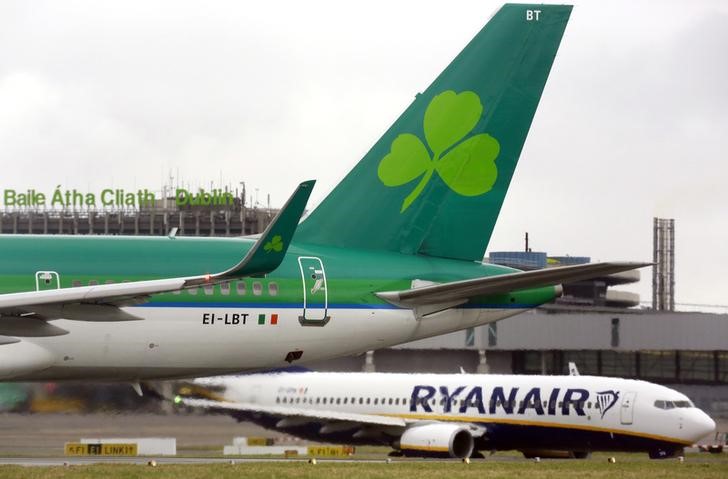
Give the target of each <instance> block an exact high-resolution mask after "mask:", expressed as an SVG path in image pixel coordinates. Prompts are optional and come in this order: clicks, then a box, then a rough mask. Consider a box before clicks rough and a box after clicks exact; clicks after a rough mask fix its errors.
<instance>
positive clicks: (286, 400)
mask: <svg viewBox="0 0 728 479" xmlns="http://www.w3.org/2000/svg"><path fill="white" fill-rule="evenodd" d="M287 402H288V398H287V397H285V396H283V403H284V404H285V403H287Z"/></svg>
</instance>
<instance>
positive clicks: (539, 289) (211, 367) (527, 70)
mask: <svg viewBox="0 0 728 479" xmlns="http://www.w3.org/2000/svg"><path fill="white" fill-rule="evenodd" d="M570 13H571V7H570V6H556V5H505V6H504V7H502V8H501V9H500V10H499V11H498V12H497V13H496V14H495V15H494V16H493V18H492V19H491V20H490V21H489V22H488V24H487V25H486V26H485V27H484V28H483V30H481V31H480V32H479V33H478V34H477V35H476V36H475V38H474V39H473V40H472V41H471V42H470V44H468V45H467V46H466V47H465V49H464V50H463V51H462V52H461V53H460V54H459V55H458V56H457V57H456V58H455V59H454V60H453V62H452V63H451V64H450V65H449V66H448V67H447V68H446V69H445V70H444V71H443V72H442V74H441V75H440V76H439V77H438V78H437V79H436V80H435V81H434V82H433V83H432V85H430V87H429V88H427V90H425V91H424V92H423V93H421V94H418V95H417V96H416V98H415V100H414V101H413V102H412V104H411V105H410V106H409V107H408V108H407V109H406V110H405V112H404V113H403V114H402V115H401V116H400V118H399V119H397V121H396V122H395V123H394V125H392V126H391V127H390V128H389V130H387V131H386V133H385V134H384V135H383V136H382V138H381V139H380V140H379V141H378V142H377V143H376V144H375V145H374V146H373V147H372V149H371V150H370V151H369V152H368V153H367V154H366V156H365V157H364V158H363V159H362V160H361V161H360V162H359V163H358V164H357V165H356V167H355V168H354V169H353V170H352V171H351V173H349V175H348V176H346V177H345V178H344V179H343V181H342V182H341V183H340V184H339V185H338V186H337V187H336V188H335V189H334V190H333V192H332V193H331V194H330V195H329V196H328V197H327V198H326V199H325V200H324V201H323V202H322V203H321V204H320V205H319V206H318V208H316V209H315V210H314V211H313V212H312V213H311V214H310V216H309V217H308V218H307V219H306V220H305V221H304V222H303V223H302V224H301V225H300V226H298V222H299V220H300V216H301V214H302V212H303V210H304V208H305V205H306V202H307V200H308V197H309V195H310V192H311V188H312V187H313V182H305V183H302V184H301V185H300V186H299V187H298V189H297V190H296V192H295V193H294V194H293V196H292V197H291V198H290V199H289V201H288V202H287V203H286V204H285V206H284V207H283V209H282V210H281V212H280V213H279V215H278V216H277V217H276V218H275V219H274V221H273V222H272V223H271V225H270V226H269V227H268V228H267V229H266V230H265V232H264V233H263V234H262V235H261V236H260V237H257V238H182V237H146V238H145V237H104V236H89V237H78V236H26V235H22V236H1V237H0V292H1V293H3V294H0V315H1V316H0V379H13V380H46V379H53V380H60V379H103V380H128V381H132V382H134V381H136V380H139V379H149V378H173V377H189V376H200V375H215V374H223V373H226V372H236V371H242V370H247V369H253V368H266V367H272V366H279V365H281V364H286V363H287V362H289V363H290V362H292V361H297V360H318V359H323V358H328V357H334V356H339V355H346V354H352V353H357V352H363V351H366V350H369V349H373V348H380V347H385V346H389V345H393V344H397V343H402V342H407V341H411V340H415V339H419V338H425V337H429V336H433V335H438V334H442V333H448V332H451V331H456V330H459V329H463V328H468V327H472V326H478V325H481V324H484V323H488V322H491V321H496V320H499V319H502V318H506V317H508V316H511V315H514V314H517V313H519V312H521V311H523V310H525V309H528V308H533V307H535V306H538V305H539V304H542V303H545V302H547V301H550V300H551V299H553V298H554V297H555V296H556V295H557V294H558V293H559V288H560V286H559V285H560V284H561V283H563V282H566V281H575V280H579V279H584V278H588V277H590V276H597V275H603V274H609V273H612V272H618V271H623V270H627V269H631V268H635V267H639V266H643V265H641V264H631V263H599V264H591V265H582V266H573V267H565V268H559V269H556V268H554V269H549V270H544V271H534V272H519V271H517V270H514V269H509V268H504V267H498V266H493V265H488V264H482V262H481V260H482V258H483V255H484V252H485V247H486V245H487V243H488V240H489V238H490V236H491V233H492V231H493V226H494V224H495V221H496V218H497V216H498V212H499V210H500V207H501V204H502V202H503V198H504V196H505V194H506V190H507V189H508V184H509V182H510V181H511V177H512V175H513V171H514V169H515V167H516V162H517V160H518V157H519V155H520V152H521V149H522V147H523V144H524V141H525V139H526V135H527V133H528V129H529V127H530V125H531V121H532V119H533V115H534V112H535V111H536V107H537V105H538V102H539V99H540V97H541V92H542V90H543V87H544V84H545V83H546V78H547V77H548V74H549V70H550V68H551V64H552V62H553V60H554V57H555V55H556V51H557V49H558V46H559V43H560V41H561V37H562V34H563V32H564V28H565V27H566V23H567V21H568V19H569V14H570Z"/></svg>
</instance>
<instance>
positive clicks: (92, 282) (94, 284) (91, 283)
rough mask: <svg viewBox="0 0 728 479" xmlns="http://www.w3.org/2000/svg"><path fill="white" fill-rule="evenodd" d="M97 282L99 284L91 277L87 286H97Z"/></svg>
mask: <svg viewBox="0 0 728 479" xmlns="http://www.w3.org/2000/svg"><path fill="white" fill-rule="evenodd" d="M98 284H99V281H98V280H97V279H91V280H89V282H88V285H89V286H98Z"/></svg>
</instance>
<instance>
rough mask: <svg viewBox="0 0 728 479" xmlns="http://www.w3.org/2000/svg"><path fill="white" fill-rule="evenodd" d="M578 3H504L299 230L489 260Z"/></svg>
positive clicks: (307, 238)
mask: <svg viewBox="0 0 728 479" xmlns="http://www.w3.org/2000/svg"><path fill="white" fill-rule="evenodd" d="M571 8H572V7H571V6H568V5H516V4H506V5H504V6H503V7H502V8H501V9H500V10H499V11H498V12H497V13H496V14H495V15H494V16H493V18H492V19H491V20H490V21H489V22H488V23H487V24H486V26H485V27H484V28H483V29H482V30H481V31H480V32H479V33H478V34H477V35H476V36H475V38H474V39H473V40H472V41H471V42H470V43H469V44H468V45H467V46H466V47H465V49H464V50H463V51H462V52H461V53H460V54H459V55H458V56H457V57H456V58H455V59H454V60H453V61H452V63H451V64H450V65H449V66H448V67H447V68H446V69H445V71H443V72H442V73H441V74H440V76H439V77H438V78H437V79H436V80H435V81H434V82H433V83H432V85H430V87H429V88H427V90H426V91H425V92H424V93H422V94H419V95H417V96H416V98H415V101H414V102H413V103H412V104H411V105H410V106H409V107H408V108H407V110H406V111H405V112H404V113H403V114H402V116H400V117H399V119H398V120H397V121H396V122H395V123H394V125H392V126H391V127H390V128H389V130H388V131H387V132H386V133H385V134H384V136H382V138H381V139H380V140H379V141H378V142H377V143H376V144H375V145H374V147H372V149H371V150H369V152H368V153H367V154H366V156H365V157H364V158H363V159H362V160H361V161H360V162H359V163H358V164H357V165H356V167H355V168H354V169H353V170H352V171H351V172H350V173H349V174H348V175H347V176H346V177H345V178H344V179H343V180H342V181H341V183H339V185H338V186H337V187H336V188H335V189H334V190H333V191H332V192H331V193H330V194H329V196H328V197H326V199H325V200H324V201H323V202H322V203H321V204H320V205H319V207H318V208H316V209H315V210H314V211H313V212H312V213H311V215H310V216H309V217H308V218H307V219H306V220H305V221H304V222H303V223H302V224H301V225H300V226H299V228H298V231H297V232H296V241H300V242H307V243H314V244H325V245H332V246H339V247H347V248H363V249H382V250H389V251H398V252H401V253H405V254H423V255H429V256H438V257H445V258H453V259H462V260H471V261H480V260H482V258H483V254H484V253H485V248H486V246H487V245H488V241H489V240H490V236H491V234H492V232H493V227H494V226H495V222H496V219H497V217H498V213H499V211H500V208H501V205H502V204H503V199H504V197H505V195H506V191H507V190H508V185H509V183H510V181H511V177H512V176H513V171H514V169H515V167H516V163H517V162H518V157H519V156H520V153H521V149H522V148H523V143H524V141H525V140H526V135H527V134H528V130H529V128H530V126H531V121H532V120H533V115H534V113H535V111H536V107H537V106H538V102H539V100H540V98H541V92H542V91H543V88H544V84H545V83H546V79H547V77H548V75H549V71H550V69H551V65H552V63H553V60H554V57H555V56H556V51H557V50H558V47H559V43H560V42H561V37H562V35H563V33H564V29H565V28H566V24H567V22H568V20H569V15H570V14H571Z"/></svg>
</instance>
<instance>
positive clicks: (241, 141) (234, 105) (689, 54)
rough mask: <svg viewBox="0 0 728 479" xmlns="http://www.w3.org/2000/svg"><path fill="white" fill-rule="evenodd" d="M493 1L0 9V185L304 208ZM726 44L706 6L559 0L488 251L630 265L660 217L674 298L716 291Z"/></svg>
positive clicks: (725, 143) (716, 14) (722, 208)
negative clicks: (205, 194) (670, 227)
mask: <svg viewBox="0 0 728 479" xmlns="http://www.w3.org/2000/svg"><path fill="white" fill-rule="evenodd" d="M499 6H500V3H499V2H491V1H482V0H481V1H477V2H466V1H458V0H451V1H448V2H442V1H437V2H423V1H417V2H377V1H367V2H359V3H353V2H322V1H306V2H281V1H278V2H251V3H244V2H232V1H231V2H214V1H213V2H211V1H205V2H202V1H200V2H182V1H174V2H172V1H169V2H153V1H138V2H135V1H128V0H127V1H118V2H98V1H85V2H71V1H65V2H50V1H49V2H40V1H17V2H12V1H3V2H1V3H0V166H1V167H2V173H1V174H0V189H8V188H12V189H27V188H35V189H38V190H41V191H43V192H46V193H52V191H53V188H54V187H55V186H56V185H58V184H61V185H62V186H63V187H64V188H79V189H81V190H83V191H91V192H97V191H100V190H101V189H102V188H106V187H116V188H126V189H129V190H131V189H136V188H145V187H146V188H149V189H155V190H159V189H160V185H161V184H162V183H163V182H165V181H168V180H167V178H168V176H169V175H170V173H171V174H172V175H173V176H175V177H176V176H177V174H178V173H177V172H179V177H180V178H181V180H182V181H183V182H184V184H188V183H189V184H190V185H191V186H193V187H197V186H201V185H203V186H206V187H209V184H210V181H215V182H216V183H219V181H220V178H223V182H224V183H225V184H230V185H233V186H237V185H238V184H239V182H241V181H244V182H245V183H246V185H247V186H248V192H249V193H251V194H253V195H254V196H255V191H256V189H257V190H258V195H259V200H260V201H261V203H265V201H266V200H265V198H266V195H267V194H270V195H271V202H272V204H273V205H274V206H279V205H280V204H281V203H282V202H283V201H284V200H285V198H286V197H287V196H288V195H289V194H290V192H291V191H292V190H293V188H294V186H295V185H296V184H297V183H298V182H299V181H301V180H304V179H309V178H315V179H317V180H318V184H317V186H316V190H315V192H314V195H313V197H312V201H311V205H313V206H315V205H316V204H317V203H318V202H320V201H321V199H323V197H324V196H325V195H326V193H328V192H329V191H330V190H331V189H332V188H333V187H334V185H335V184H336V183H337V182H338V181H339V180H340V179H341V178H342V177H343V176H344V175H345V174H346V173H347V172H348V171H349V170H350V169H351V168H352V167H353V165H354V164H356V162H357V161H358V160H359V159H360V158H361V157H362V156H363V155H364V154H365V153H366V151H367V150H368V149H369V148H370V147H371V146H372V145H373V143H374V142H375V141H376V140H377V138H379V136H380V135H381V134H382V133H383V132H384V131H385V130H386V129H387V128H388V127H389V126H390V124H391V123H392V122H393V121H394V120H395V119H396V118H397V116H398V115H399V114H400V113H401V112H402V111H403V109H404V108H405V107H406V106H407V105H408V104H409V103H410V102H411V101H412V99H413V97H414V95H415V94H416V93H417V92H419V91H422V90H424V89H425V88H426V87H427V86H428V85H429V83H430V82H431V81H432V80H433V79H434V78H435V76H436V75H437V74H438V73H439V72H440V71H441V70H442V69H443V68H444V67H445V66H446V65H447V64H448V63H449V62H450V60H451V59H452V58H453V57H454V56H455V55H456V54H457V53H458V52H459V51H460V50H461V49H462V47H463V46H464V45H465V44H466V43H467V42H468V41H469V40H470V39H471V38H472V37H473V35H474V34H475V33H476V32H477V31H478V30H479V29H480V28H481V27H482V26H483V24H484V23H485V22H486V21H487V19H488V18H489V17H490V16H491V15H492V14H493V13H494V11H495V10H496V9H497V8H498V7H499ZM727 52H728V2H720V1H715V2H712V1H703V2H697V1H696V2H687V1H681V2H651V1H643V2H636V1H624V2H614V1H610V2H576V7H575V9H574V11H573V14H572V17H571V21H570V23H569V25H568V27H567V29H566V34H565V36H564V39H563V41H562V44H561V48H560V50H559V53H558V55H557V57H556V61H555V64H554V67H553V69H552V72H551V76H550V78H549V80H548V83H547V84H546V89H545V91H544V94H543V97H542V99H541V104H540V106H539V110H538V112H537V114H536V117H535V120H534V123H533V126H532V128H531V132H530V134H529V137H528V139H527V141H526V145H525V148H524V150H523V154H522V155H521V160H520V163H519V166H518V168H517V169H516V173H515V176H514V179H513V183H512V185H511V188H510V191H509V193H508V196H507V198H506V202H505V205H504V207H503V210H502V212H501V216H500V219H499V222H498V225H497V226H496V229H495V233H494V235H493V238H492V241H491V243H490V245H489V250H493V251H495V250H512V249H521V248H522V247H523V233H524V232H525V231H529V232H530V236H531V246H532V248H533V249H534V250H542V251H547V252H549V253H550V254H571V255H588V256H591V257H592V258H593V259H595V260H636V261H643V260H651V259H652V218H653V216H655V215H658V216H663V217H671V218H675V220H676V240H677V244H676V250H677V251H676V267H677V286H676V293H677V299H678V302H684V303H706V304H728V298H727V297H726V295H727V294H728V291H727V290H728V287H727V285H728V281H726V279H725V278H726V273H725V269H726V265H727V263H728V261H727V260H728V220H727V219H726V218H727V216H728V192H727V191H726V183H727V182H728V166H726V161H725V160H726V156H727V155H726V151H728V53H727ZM176 181H178V180H177V179H175V182H176ZM643 278H644V279H643V281H642V283H641V284H640V285H639V286H637V287H636V288H633V290H634V291H638V292H640V293H642V295H643V299H650V278H651V272H650V270H649V269H645V270H643Z"/></svg>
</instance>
